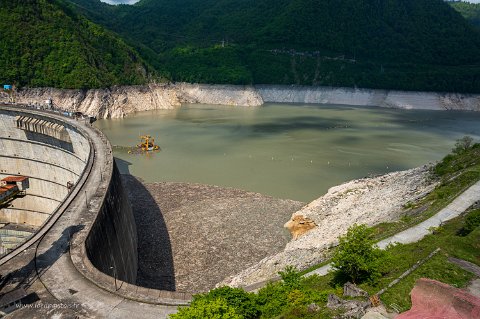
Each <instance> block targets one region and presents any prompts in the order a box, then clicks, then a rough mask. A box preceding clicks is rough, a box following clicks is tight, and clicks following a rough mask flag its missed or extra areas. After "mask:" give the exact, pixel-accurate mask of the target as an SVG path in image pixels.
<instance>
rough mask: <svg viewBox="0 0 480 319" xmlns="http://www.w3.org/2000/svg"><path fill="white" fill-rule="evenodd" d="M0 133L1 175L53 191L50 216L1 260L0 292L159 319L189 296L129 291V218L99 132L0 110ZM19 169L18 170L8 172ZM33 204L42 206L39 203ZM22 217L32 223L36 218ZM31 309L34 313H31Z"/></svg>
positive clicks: (132, 252)
mask: <svg viewBox="0 0 480 319" xmlns="http://www.w3.org/2000/svg"><path fill="white" fill-rule="evenodd" d="M22 116H24V117H28V118H29V119H30V120H29V121H31V122H35V123H37V125H36V126H31V127H32V128H30V129H29V131H28V132H26V131H25V130H22V129H21V128H19V127H18V119H19V118H21V117H22ZM38 123H43V124H42V125H43V126H41V125H40V124H38ZM45 123H47V124H45ZM39 125H40V126H39ZM45 125H47V126H49V127H53V126H55V127H57V129H56V130H57V131H59V132H63V129H64V128H65V129H66V131H68V134H69V139H68V138H66V137H65V138H64V139H65V140H69V141H70V142H71V143H69V146H65V145H62V143H61V142H59V141H58V138H56V137H53V136H49V135H47V134H45V133H46V132H47V131H46V129H45ZM0 129H1V130H2V132H1V133H2V135H0V137H1V139H0V147H1V149H2V151H3V152H2V153H1V154H2V156H4V157H3V158H2V162H1V167H0V169H1V172H2V174H3V175H5V174H7V175H8V174H14V173H22V174H25V175H27V176H30V177H32V184H31V189H30V190H31V191H32V192H33V191H36V190H40V189H43V191H44V192H49V193H50V192H52V193H58V194H53V195H50V196H52V197H53V196H58V198H57V199H56V201H55V202H56V203H57V202H58V203H57V204H56V207H53V206H52V207H50V213H51V217H49V218H47V219H46V220H45V221H43V222H38V223H39V226H38V227H37V228H36V229H35V230H36V231H37V232H36V233H35V234H33V235H32V236H31V237H30V239H29V240H27V242H25V243H24V244H23V245H21V246H20V247H19V248H17V249H16V250H15V249H13V250H11V251H10V253H9V254H7V255H6V256H4V257H3V258H1V259H0V274H1V275H2V281H3V282H2V288H1V293H6V292H13V291H19V289H23V290H22V291H26V293H27V294H29V296H30V295H32V294H33V295H37V296H41V298H40V302H43V303H44V302H47V303H48V302H50V303H58V302H63V303H68V304H71V303H75V304H78V305H81V307H79V308H78V309H75V310H72V309H65V310H62V311H63V312H62V313H64V314H70V315H72V314H73V313H75V314H82V315H84V316H87V317H132V316H134V315H135V314H138V313H139V311H140V310H139V309H142V310H141V311H143V312H142V313H144V314H145V315H146V317H152V318H153V317H159V316H160V317H162V316H166V314H168V313H172V312H175V311H176V305H178V304H186V303H187V302H188V300H190V298H191V295H190V294H186V293H179V292H172V291H161V290H154V289H147V288H143V287H138V286H135V282H136V276H137V271H138V254H137V233H136V225H135V220H134V218H133V214H132V210H131V208H130V205H129V203H128V198H127V196H126V194H125V191H124V188H123V184H122V182H121V179H120V175H119V173H118V169H117V168H116V165H115V162H114V161H113V156H112V152H111V147H110V144H109V142H108V141H107V140H106V139H105V137H104V136H103V135H102V133H100V132H99V131H98V130H96V129H94V128H93V127H91V126H90V125H89V124H85V123H81V122H80V121H78V122H77V121H75V120H73V119H71V118H65V117H62V116H59V115H56V114H53V113H45V112H38V111H34V110H30V109H28V108H18V107H16V108H12V107H3V106H0ZM40 131H41V132H43V133H40ZM50 133H51V134H52V135H55V134H56V133H52V132H50ZM62 134H63V133H62ZM57 135H58V134H57ZM60 135H61V134H60ZM60 135H58V136H60ZM58 136H57V137H58ZM19 149H22V150H23V149H25V150H26V151H25V153H24V155H25V156H24V157H22V158H20V159H18V158H17V156H16V155H17V154H16V153H18V150H19ZM8 152H12V154H10V153H8ZM27 152H30V153H27ZM62 154H63V155H62ZM75 163H76V165H73V164H75ZM62 165H63V166H62ZM19 168H20V169H21V170H20V172H15V171H16V170H18V169H19ZM67 168H68V169H67ZM52 169H56V170H57V171H51V170H52ZM29 170H30V171H29ZM72 171H73V173H75V174H73V173H72ZM35 172H36V173H37V175H38V176H37V175H35V174H34V173H35ZM66 172H68V173H66ZM72 174H73V175H72ZM45 176H47V177H48V176H49V177H51V178H52V182H50V181H47V180H46V177H45ZM72 176H74V177H76V179H75V180H74V182H75V186H74V187H73V189H71V190H70V192H69V191H68V190H67V187H66V182H67V181H70V178H71V177H72ZM36 178H38V179H39V180H42V182H40V183H39V184H38V185H36V183H35V182H33V181H34V180H35V179H36ZM42 183H43V184H42ZM51 185H53V186H51ZM60 185H61V186H62V187H63V189H62V191H60V188H59V187H60ZM32 195H33V193H32ZM44 195H45V194H44ZM26 197H28V196H26ZM44 197H47V196H44ZM33 202H34V203H33V204H32V205H35V206H37V204H38V206H41V205H40V204H41V202H38V201H33ZM13 203H14V205H15V203H16V200H14V202H13ZM2 210H3V209H2ZM2 214H3V212H2ZM6 216H7V215H6ZM8 216H9V217H14V216H15V214H9V215H8ZM25 219H26V221H25V222H27V221H28V222H31V221H33V222H37V219H36V218H35V217H31V216H30V217H25ZM6 222H10V221H6ZM37 300H38V297H37ZM120 304H128V307H121V306H119V305H120ZM168 305H174V306H168ZM33 310H35V315H38V314H39V310H38V309H33ZM33 310H29V309H28V308H27V307H26V308H22V309H19V310H16V313H17V312H18V314H19V315H21V316H30V315H32V314H33V312H32V311H33ZM45 311H46V312H48V309H46V310H45ZM46 312H45V314H46ZM40 313H41V311H40Z"/></svg>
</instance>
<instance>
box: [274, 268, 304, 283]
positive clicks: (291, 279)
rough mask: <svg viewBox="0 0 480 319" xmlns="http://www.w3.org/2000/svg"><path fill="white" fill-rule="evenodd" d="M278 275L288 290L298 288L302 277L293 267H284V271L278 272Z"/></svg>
mask: <svg viewBox="0 0 480 319" xmlns="http://www.w3.org/2000/svg"><path fill="white" fill-rule="evenodd" d="M278 274H279V275H280V277H281V278H282V280H283V284H284V285H285V286H287V287H289V288H298V287H299V286H300V280H301V279H302V276H301V275H300V273H299V272H298V271H297V269H296V268H295V267H293V266H287V267H285V270H284V271H279V272H278Z"/></svg>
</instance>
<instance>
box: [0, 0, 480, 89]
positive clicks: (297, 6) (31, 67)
mask: <svg viewBox="0 0 480 319" xmlns="http://www.w3.org/2000/svg"><path fill="white" fill-rule="evenodd" d="M0 2H1V6H0V27H2V32H1V42H0V43H1V44H0V58H1V59H2V68H1V69H0V80H1V81H3V82H10V83H13V82H16V83H17V85H30V86H55V87H64V88H65V87H77V88H79V87H102V86H110V85H113V84H138V83H144V82H146V81H147V80H148V77H149V75H150V74H155V76H156V77H157V78H163V79H167V80H172V81H187V82H201V83H233V84H303V85H327V86H349V87H366V88H383V89H403V90H431V91H457V92H477V93H478V92H480V55H478V52H480V31H479V30H478V29H476V28H475V27H474V26H472V25H471V24H469V23H468V22H467V21H466V20H465V19H464V18H463V17H462V16H461V15H460V14H459V13H458V12H457V11H455V10H454V9H453V8H452V7H451V6H449V5H448V4H446V3H444V2H443V1H440V0H402V1H400V0H365V1H357V0H342V1H336V0H320V1H319V0H293V1H292V0H275V1H274V0H260V1H258V0H202V1H200V0H141V1H140V2H138V3H137V4H135V5H132V6H128V5H118V6H111V5H108V4H105V3H102V2H100V1H99V0H27V1H19V0H12V1H6V0H0ZM453 6H455V8H456V9H457V10H459V11H461V12H462V14H464V15H468V16H469V17H470V18H469V19H470V20H471V21H475V19H476V18H475V16H478V14H477V13H478V10H477V11H475V10H476V9H478V8H477V7H475V6H469V7H468V10H467V9H465V10H464V9H461V8H463V7H461V5H460V4H459V5H456V4H454V5H453ZM466 8H467V7H466ZM472 8H473V9H472ZM474 9H475V10H474ZM462 10H463V11H462ZM465 12H467V13H465ZM474 12H477V13H475V14H476V15H475V14H474ZM92 21H93V22H92ZM100 25H101V26H100ZM107 30H109V31H107ZM117 35H120V36H121V38H122V39H120V38H119V37H118V36H117ZM137 52H138V54H137ZM140 56H141V58H140ZM144 61H146V62H144ZM147 65H151V66H152V67H153V68H152V69H150V68H149V67H148V66H147ZM153 70H154V71H153Z"/></svg>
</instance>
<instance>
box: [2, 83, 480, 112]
mask: <svg viewBox="0 0 480 319" xmlns="http://www.w3.org/2000/svg"><path fill="white" fill-rule="evenodd" d="M8 99H9V97H8V95H7V94H3V93H2V92H0V102H7V101H8ZM16 100H17V102H18V103H23V104H31V105H38V106H40V107H43V106H45V105H46V101H50V100H51V101H52V102H53V105H54V106H55V107H57V108H59V109H62V110H66V111H70V112H77V111H78V112H83V113H85V114H88V115H90V116H96V117H97V118H121V117H124V116H126V115H128V114H131V113H134V112H139V111H149V110H157V109H174V108H177V107H180V106H181V105H182V104H183V103H198V104H211V105H230V106H242V107H252V106H261V105H263V104H264V103H302V104H331V105H358V106H378V107H390V108H403V109H428V110H469V111H480V95H479V94H459V93H439V92H408V91H390V90H376V89H358V88H333V87H321V86H319V87H312V86H293V85H255V86H251V85H250V86H248V85H211V84H190V83H175V84H150V85H144V86H118V87H112V88H106V89H94V90H62V89H55V88H25V89H21V90H19V91H18V92H17V94H16Z"/></svg>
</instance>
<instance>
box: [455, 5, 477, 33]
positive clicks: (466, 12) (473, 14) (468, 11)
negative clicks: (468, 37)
mask: <svg viewBox="0 0 480 319" xmlns="http://www.w3.org/2000/svg"><path fill="white" fill-rule="evenodd" d="M450 5H451V6H452V7H453V8H454V9H455V10H457V11H458V12H460V14H461V15H462V16H463V17H464V18H465V19H467V20H468V21H470V23H472V24H473V25H474V26H476V27H478V28H479V29H480V3H469V2H450Z"/></svg>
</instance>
